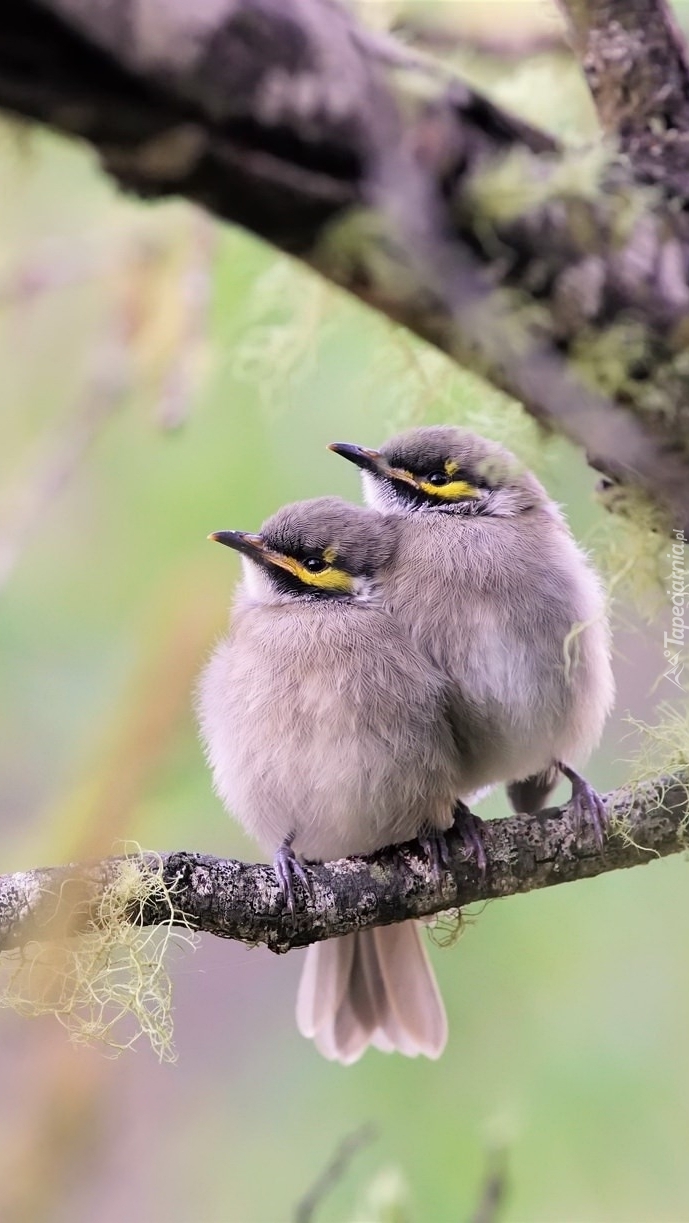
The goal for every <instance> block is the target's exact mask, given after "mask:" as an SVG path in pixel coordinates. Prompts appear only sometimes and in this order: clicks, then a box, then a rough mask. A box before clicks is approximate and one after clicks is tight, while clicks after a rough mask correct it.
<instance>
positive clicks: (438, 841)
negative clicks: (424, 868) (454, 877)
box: [419, 828, 451, 883]
mask: <svg viewBox="0 0 689 1223" xmlns="http://www.w3.org/2000/svg"><path fill="white" fill-rule="evenodd" d="M419 844H420V846H421V848H422V850H423V852H424V853H425V854H426V856H427V857H428V858H430V862H431V873H432V875H433V881H434V882H435V883H440V880H441V878H442V874H443V869H445V870H449V869H450V862H451V855H450V847H449V845H448V843H447V837H446V835H445V833H444V832H441V831H440V830H439V829H437V828H434V829H433V830H432V831H431V832H429V833H427V834H426V835H425V836H422V837H419Z"/></svg>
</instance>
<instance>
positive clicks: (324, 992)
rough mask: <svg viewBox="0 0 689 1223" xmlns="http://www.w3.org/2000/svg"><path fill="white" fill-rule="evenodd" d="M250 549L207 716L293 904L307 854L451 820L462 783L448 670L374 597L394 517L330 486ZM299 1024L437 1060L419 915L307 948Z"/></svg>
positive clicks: (238, 806) (328, 1039)
mask: <svg viewBox="0 0 689 1223" xmlns="http://www.w3.org/2000/svg"><path fill="white" fill-rule="evenodd" d="M211 538H212V539H216V540H218V541H219V542H220V543H223V544H227V545H228V546H229V547H231V548H234V549H236V551H238V552H240V553H241V555H242V561H243V570H244V577H243V581H242V583H241V585H240V586H239V591H238V595H237V599H236V603H235V606H234V612H233V616H232V622H231V629H230V633H229V635H228V636H227V637H226V638H224V639H223V640H222V641H221V642H220V644H219V645H218V646H217V648H216V649H215V651H214V653H213V656H212V658H211V660H210V662H209V664H208V666H207V668H206V670H205V672H204V674H203V676H202V679H201V683H200V688H199V696H198V713H199V721H200V727H201V734H202V739H203V742H204V744H205V748H206V754H207V758H208V761H209V763H210V766H211V768H212V770H213V777H214V785H215V790H216V792H217V794H218V795H219V797H220V798H221V799H222V801H223V803H224V804H225V806H226V807H227V808H228V810H229V811H230V812H231V813H232V814H234V815H235V816H236V817H237V819H238V820H239V821H240V822H241V823H242V824H243V825H244V827H245V828H246V830H247V831H248V832H249V833H250V834H251V835H252V836H254V837H255V838H256V840H257V841H259V842H260V843H261V845H262V846H263V847H264V848H265V849H266V850H267V851H269V852H270V853H273V854H274V855H275V857H274V862H275V868H276V871H277V874H278V878H279V880H280V883H281V886H282V888H283V892H284V895H285V898H286V901H287V903H289V904H290V905H291V906H292V907H293V906H294V903H295V877H296V878H300V879H301V880H302V882H305V877H304V871H303V868H302V866H301V864H300V861H299V858H298V856H297V855H300V856H302V857H303V858H305V859H307V860H316V861H326V860H330V859H335V858H341V857H344V856H348V855H352V854H369V853H373V852H374V851H375V850H378V849H381V848H382V847H383V846H386V845H390V844H396V843H400V842H402V841H406V840H408V839H410V838H414V837H417V836H422V837H423V836H424V835H425V834H433V833H434V832H442V830H445V829H447V828H449V827H450V826H451V825H452V822H453V808H454V804H455V799H456V796H457V794H458V793H459V788H460V777H459V769H458V765H457V759H458V757H457V749H456V745H455V743H454V739H453V734H452V728H451V723H450V719H449V716H448V691H447V683H446V680H445V679H444V677H443V676H441V674H440V672H439V671H438V670H437V669H436V668H435V667H434V666H433V665H432V664H431V663H430V662H429V660H428V659H427V658H426V657H425V655H424V654H423V653H422V652H421V651H419V650H418V649H417V648H416V646H415V645H414V644H413V643H412V641H411V638H410V636H409V634H408V632H407V631H406V629H405V628H404V627H403V626H402V624H401V623H399V622H398V621H397V620H395V619H394V618H393V617H392V616H391V615H390V614H389V613H388V612H386V611H385V610H384V609H383V607H382V605H381V598H380V591H379V584H380V578H381V574H382V573H383V572H384V571H386V570H387V569H389V567H390V565H391V564H393V563H394V557H395V553H396V549H397V547H398V542H399V538H400V522H399V521H398V520H397V519H395V518H388V517H385V516H383V515H381V514H378V513H376V512H374V511H373V510H370V509H364V508H362V507H360V506H355V505H348V504H347V503H346V502H344V501H341V500H339V499H337V498H321V499H318V500H315V501H305V502H299V503H297V504H295V505H290V506H286V507H285V508H284V509H282V510H280V511H279V512H278V513H277V514H275V515H274V517H272V518H270V519H269V520H268V521H267V522H265V523H264V524H263V526H262V528H261V531H260V533H259V534H258V535H251V534H243V533H241V532H238V531H219V532H217V533H216V534H214V535H213V536H211ZM297 1023H298V1026H299V1029H300V1031H301V1032H302V1033H303V1034H304V1035H305V1036H308V1037H313V1038H314V1040H315V1043H316V1045H317V1047H318V1049H319V1050H320V1051H321V1053H323V1054H324V1055H325V1056H326V1057H327V1058H330V1059H337V1060H339V1061H340V1062H343V1063H349V1062H353V1061H356V1060H357V1058H359V1057H360V1056H361V1054H362V1053H363V1052H364V1050H365V1049H366V1047H367V1046H368V1045H369V1044H373V1045H375V1046H377V1047H378V1048H379V1049H383V1050H386V1051H391V1050H398V1051H400V1052H402V1053H405V1054H407V1055H409V1056H415V1055H416V1054H418V1053H423V1054H425V1055H426V1056H428V1057H432V1058H435V1057H438V1056H439V1055H440V1053H441V1052H442V1049H443V1047H444V1045H445V1041H446V1036H447V1023H446V1018H445V1011H444V1008H443V1004H442V1001H441V998H440V996H439V993H438V990H437V987H436V983H435V979H434V977H433V973H432V970H431V967H430V965H429V963H428V960H427V957H426V953H425V950H424V948H423V946H422V944H421V940H420V937H419V930H418V926H417V923H415V922H405V923H403V924H401V925H396V926H387V927H384V928H380V929H375V930H371V931H364V932H361V933H357V934H351V935H348V936H346V937H344V938H339V939H333V940H330V941H328V942H325V943H320V944H318V945H315V946H312V947H310V948H309V949H308V951H307V955H306V962H305V966H304V971H303V975H302V979H301V984H300V987H299V996H298V1002H297Z"/></svg>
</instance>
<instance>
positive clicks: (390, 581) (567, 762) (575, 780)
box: [330, 426, 614, 845]
mask: <svg viewBox="0 0 689 1223" xmlns="http://www.w3.org/2000/svg"><path fill="white" fill-rule="evenodd" d="M330 449H331V450H334V451H335V453H337V454H339V455H341V456H342V457H343V458H346V459H348V460H349V461H350V462H352V463H355V464H356V465H357V467H359V468H361V471H362V475H363V485H364V495H365V498H366V500H367V502H368V503H369V505H371V506H374V507H375V508H376V509H378V510H379V511H380V512H381V513H383V514H385V515H388V516H390V517H391V518H395V519H396V520H397V521H398V522H399V523H400V524H401V534H400V541H399V545H398V548H397V550H396V553H395V557H394V560H393V562H392V563H391V564H390V565H389V566H388V568H387V569H386V572H385V578H384V583H383V585H384V592H385V606H386V607H387V608H388V610H389V611H390V612H391V613H392V614H393V615H394V616H395V618H396V619H397V620H398V621H399V623H400V624H402V625H403V626H404V627H405V628H406V629H407V631H408V632H409V633H410V635H411V637H412V639H413V640H414V641H415V643H416V644H417V645H418V647H419V649H421V650H423V651H424V652H425V654H426V656H427V657H428V658H429V659H430V660H432V661H433V663H434V664H435V665H436V666H438V667H439V668H440V669H441V671H442V672H443V673H444V674H445V675H446V676H447V677H448V679H449V681H450V684H451V688H452V692H453V707H454V719H453V720H454V728H455V738H456V741H457V743H458V745H459V748H460V751H461V755H462V761H463V769H462V772H463V777H464V790H463V793H464V794H467V793H471V791H478V790H480V789H482V788H483V787H485V786H489V785H492V784H495V783H496V782H500V781H502V782H506V783H507V790H508V794H509V797H510V800H511V802H512V805H513V807H514V808H515V810H517V811H520V812H527V813H529V812H535V811H538V810H540V809H541V808H542V807H543V806H544V804H545V801H546V799H547V797H548V795H549V794H550V792H551V790H552V789H553V788H554V786H555V784H556V782H557V780H558V776H559V775H560V774H563V775H564V776H565V777H567V778H568V779H569V780H570V781H571V783H572V798H573V802H574V804H575V810H576V814H577V817H578V821H579V822H580V823H581V822H582V821H584V820H588V821H589V822H590V824H591V825H592V827H593V831H594V834H595V837H596V840H597V841H598V843H599V845H601V844H602V841H603V832H604V826H605V822H606V818H607V816H606V810H605V805H604V803H603V800H602V799H601V798H600V796H599V795H598V794H597V793H596V791H595V790H594V789H593V787H592V786H590V785H589V784H588V782H586V781H585V780H584V778H583V777H582V776H581V775H580V774H579V773H578V772H577V771H576V770H575V768H574V765H575V764H578V763H580V762H583V761H585V760H586V759H587V758H588V756H589V754H590V753H591V751H592V750H593V748H594V747H595V746H596V744H597V743H598V741H599V739H600V736H601V733H602V729H603V725H604V722H605V719H606V717H607V715H608V713H609V711H610V708H611V705H612V700H613V693H614V689H613V679H612V671H611V666H610V634H609V628H608V623H607V619H606V614H605V603H604V597H603V592H602V590H601V586H600V583H599V580H598V577H597V575H596V573H595V571H594V569H593V568H592V567H591V565H590V564H589V562H588V560H587V558H586V556H585V555H584V553H583V552H582V551H581V550H580V548H579V547H578V546H577V544H576V543H575V541H574V540H573V538H572V536H571V534H570V531H569V528H568V527H567V524H566V523H565V521H564V519H563V517H562V515H561V513H560V511H559V509H558V507H557V506H556V505H555V503H554V502H553V501H552V500H551V499H550V498H549V497H548V494H547V493H546V491H545V489H544V488H543V486H542V485H541V484H540V483H539V482H538V480H537V479H536V477H535V476H534V475H532V474H531V472H529V471H527V470H525V468H524V467H523V465H522V464H521V463H520V462H519V461H518V460H517V459H516V458H515V456H514V455H512V454H510V453H509V452H508V451H507V450H504V449H503V448H502V447H501V446H499V445H497V444H496V443H495V442H491V441H488V440H487V439H486V438H483V437H479V436H477V435H476V434H474V433H470V432H469V431H468V430H466V429H460V428H455V427H451V426H448V427H445V426H431V427H427V428H417V429H410V430H408V431H407V432H405V433H401V434H399V436H397V437H393V438H391V439H390V440H389V441H387V442H386V443H385V444H384V445H383V446H381V448H380V450H371V449H368V448H366V447H363V446H354V445H350V444H348V443H340V442H337V443H333V444H332V445H331V446H330ZM467 714H468V720H467ZM467 787H468V788H467Z"/></svg>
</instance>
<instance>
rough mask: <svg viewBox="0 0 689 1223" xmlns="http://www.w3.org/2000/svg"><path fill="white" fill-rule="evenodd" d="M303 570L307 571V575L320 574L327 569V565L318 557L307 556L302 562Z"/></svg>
mask: <svg viewBox="0 0 689 1223" xmlns="http://www.w3.org/2000/svg"><path fill="white" fill-rule="evenodd" d="M304 568H305V569H308V571H309V573H322V572H323V570H324V569H327V565H326V562H325V561H324V560H321V558H320V557H318V556H307V558H306V560H305V561H304Z"/></svg>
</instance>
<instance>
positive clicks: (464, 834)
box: [419, 800, 488, 883]
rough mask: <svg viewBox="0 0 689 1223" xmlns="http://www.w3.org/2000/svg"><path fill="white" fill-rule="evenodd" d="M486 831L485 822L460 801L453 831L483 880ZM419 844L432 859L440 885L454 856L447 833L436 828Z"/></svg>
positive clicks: (421, 838)
mask: <svg viewBox="0 0 689 1223" xmlns="http://www.w3.org/2000/svg"><path fill="white" fill-rule="evenodd" d="M484 829H485V824H484V822H483V820H481V819H479V817H478V816H477V815H474V813H473V811H470V810H469V808H468V807H467V805H466V803H463V802H461V800H460V801H459V802H458V803H457V804H456V806H455V810H454V822H453V824H452V831H454V832H457V833H458V834H459V836H460V837H461V840H462V846H463V848H464V856H465V858H467V859H468V861H472V860H474V861H475V862H476V865H477V866H478V869H479V872H480V874H481V877H482V878H483V876H484V875H485V873H486V869H487V866H488V860H487V858H486V850H485V846H484V844H483V832H484ZM419 843H420V845H421V847H422V849H423V851H424V853H425V854H426V855H427V856H428V857H429V858H430V860H431V869H432V871H433V878H434V880H435V881H436V883H439V882H440V878H441V875H442V872H443V870H450V869H451V862H452V855H451V853H450V847H449V845H448V843H447V833H446V832H441V831H439V830H438V829H437V828H435V829H433V830H432V831H431V832H429V833H427V834H426V835H425V836H423V837H419Z"/></svg>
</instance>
